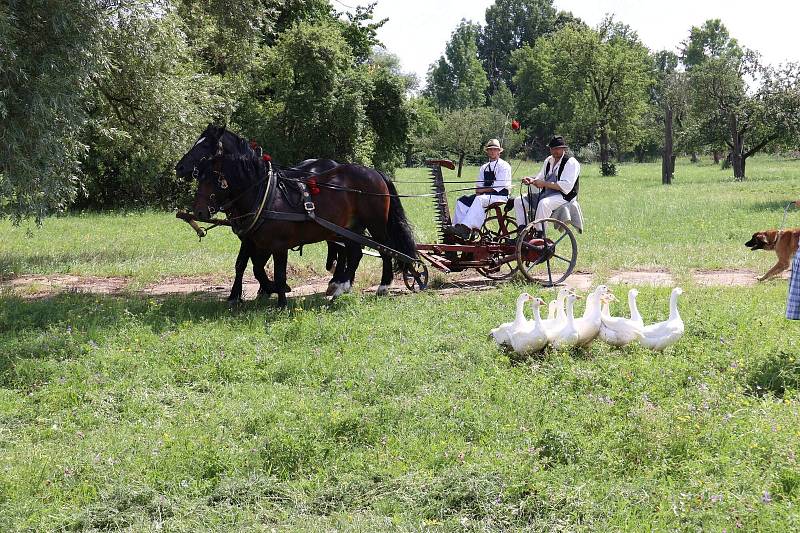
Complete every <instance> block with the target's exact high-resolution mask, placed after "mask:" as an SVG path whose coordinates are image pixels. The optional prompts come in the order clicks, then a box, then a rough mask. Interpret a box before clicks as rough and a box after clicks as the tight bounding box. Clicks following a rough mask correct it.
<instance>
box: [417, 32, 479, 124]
mask: <svg viewBox="0 0 800 533" xmlns="http://www.w3.org/2000/svg"><path fill="white" fill-rule="evenodd" d="M477 36H478V26H477V25H475V24H472V23H471V22H467V21H465V20H462V21H461V23H460V24H459V25H458V27H457V28H456V29H455V31H454V32H453V34H452V36H451V37H450V42H448V43H447V46H446V48H445V55H443V56H442V57H440V58H439V60H438V61H437V62H436V63H434V64H433V65H431V68H430V70H429V71H428V86H427V88H426V91H425V93H426V95H427V96H430V97H431V99H432V100H433V101H434V102H435V103H436V105H437V106H438V107H439V108H440V109H443V110H452V109H464V108H467V107H480V106H483V105H484V104H485V103H486V88H487V87H488V85H489V80H488V79H487V78H486V72H484V70H483V67H482V66H481V63H480V61H479V60H478V45H477Z"/></svg>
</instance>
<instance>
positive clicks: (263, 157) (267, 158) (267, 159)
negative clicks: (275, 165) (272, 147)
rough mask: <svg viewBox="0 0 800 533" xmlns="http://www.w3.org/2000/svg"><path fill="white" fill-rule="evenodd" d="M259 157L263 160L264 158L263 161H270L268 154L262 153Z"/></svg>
mask: <svg viewBox="0 0 800 533" xmlns="http://www.w3.org/2000/svg"><path fill="white" fill-rule="evenodd" d="M261 159H263V160H264V161H266V162H270V161H272V158H271V157H270V156H269V154H264V155H262V156H261Z"/></svg>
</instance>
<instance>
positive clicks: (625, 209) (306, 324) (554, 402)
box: [0, 159, 800, 531]
mask: <svg viewBox="0 0 800 533" xmlns="http://www.w3.org/2000/svg"><path fill="white" fill-rule="evenodd" d="M467 172H468V174H469V175H472V174H473V173H474V169H469V170H468V171H467ZM748 172H749V173H750V176H751V178H750V180H749V181H748V182H746V183H744V184H740V183H734V182H733V181H732V180H731V179H729V178H727V177H726V175H727V174H726V173H725V172H721V171H719V169H718V168H716V167H713V166H710V165H705V166H704V165H700V166H689V165H688V164H687V165H681V166H679V168H678V172H677V179H676V184H675V185H674V186H672V187H669V188H664V187H661V186H660V184H659V174H658V167H657V166H656V165H638V166H636V165H622V166H621V167H620V176H619V177H617V178H601V177H600V176H599V175H598V173H597V169H596V168H595V167H591V166H589V167H588V168H586V170H585V172H584V178H585V179H584V182H583V183H582V186H583V189H582V205H583V206H584V211H585V214H586V217H587V224H588V230H587V232H586V233H585V234H584V235H582V236H580V237H579V246H580V254H581V255H580V258H579V268H580V269H581V270H590V271H596V272H598V273H600V274H601V275H602V274H603V273H604V272H610V271H611V270H614V269H635V268H663V269H668V270H670V271H672V272H673V273H675V274H676V275H677V276H678V277H679V278H680V276H681V274H682V273H685V272H686V271H687V270H688V269H691V268H717V267H725V268H731V267H733V268H752V269H754V270H757V271H762V270H765V269H766V268H767V267H768V266H770V265H771V264H772V261H773V260H774V258H773V257H770V256H769V255H767V254H763V253H761V254H756V253H751V252H748V251H747V250H746V249H745V248H744V247H743V246H742V243H743V242H744V240H746V239H747V238H749V236H750V234H751V233H752V232H753V231H755V230H757V229H760V228H763V227H775V226H777V225H779V224H780V219H781V218H782V216H783V211H782V209H783V206H784V205H785V204H786V202H788V201H789V200H791V199H794V198H796V197H800V182H797V180H796V179H795V178H796V176H797V175H798V173H800V163H799V162H797V161H782V162H773V161H771V160H768V159H757V160H756V161H754V162H753V163H752V164H751V165H749V168H748ZM526 173H530V172H529V171H527V172H526V169H525V167H524V166H523V167H522V168H520V169H518V170H517V171H516V175H515V176H516V178H517V179H518V178H519V177H521V176H522V175H524V174H526ZM423 175H424V173H423V172H422V171H420V170H410V171H401V172H399V173H398V180H401V181H402V180H406V181H414V180H416V179H417V178H419V177H421V176H423ZM453 179H455V178H453ZM411 187H412V185H408V186H407V189H410V188H411ZM418 187H420V189H419V190H420V191H422V189H424V186H423V185H420V186H418ZM407 192H413V191H407ZM413 202H414V201H412V200H409V201H408V202H406V205H407V206H408V211H409V212H410V217H411V218H412V220H413V221H414V222H415V223H416V225H417V230H418V233H419V235H420V238H421V239H426V238H428V239H430V238H432V236H433V229H434V228H433V224H432V220H430V214H429V205H430V203H429V201H427V200H422V201H418V202H419V204H414V203H413ZM426 217H427V218H426ZM790 217H791V218H790V219H789V222H788V224H789V225H800V224H798V217H800V215H797V214H795V213H792V214H790ZM2 230H3V234H4V238H3V241H2V243H0V252H1V253H2V255H0V258H2V259H0V261H2V264H0V268H1V269H2V273H3V275H4V276H6V277H9V276H12V275H19V274H28V273H42V274H46V273H63V272H69V273H73V274H87V275H88V274H91V275H126V276H132V277H134V278H135V279H136V280H137V281H138V282H141V283H147V282H149V281H153V280H158V279H161V278H164V277H169V276H185V275H196V274H203V275H213V276H218V277H219V278H220V279H224V278H226V277H227V276H229V269H230V265H231V264H232V261H233V255H232V254H233V253H234V252H235V250H236V247H237V246H236V241H235V240H234V238H233V237H232V236H231V235H229V234H224V233H219V234H217V235H214V234H213V233H212V235H211V236H210V237H209V238H208V240H206V241H204V242H203V243H202V244H198V243H197V241H196V239H193V238H192V233H191V231H190V230H189V228H188V227H185V226H184V225H183V224H181V223H179V222H178V221H176V220H174V219H172V218H171V216H170V214H168V213H155V212H154V213H133V214H129V215H119V214H117V215H94V214H92V215H89V214H87V215H83V216H68V217H62V218H59V219H51V220H48V221H46V223H45V226H44V227H43V228H42V229H36V228H33V229H26V228H24V227H23V228H13V227H10V226H8V225H5V224H3V225H2ZM220 231H221V230H220ZM321 253H322V250H321V249H319V250H317V251H314V250H312V249H311V248H309V249H307V251H306V252H305V254H304V255H303V257H302V258H299V257H297V256H294V257H293V258H291V259H290V261H293V262H294V263H295V264H296V265H299V266H297V268H296V270H295V271H294V273H295V276H296V278H295V279H299V278H301V277H302V275H303V274H308V273H310V270H311V269H314V270H317V271H319V272H321V271H322V265H321V262H322V258H321V256H320V255H321ZM366 261H368V260H367V259H365V262H366ZM373 263H377V262H376V261H375V262H373ZM370 268H371V269H377V264H373V265H372V266H371V267H370ZM368 277H369V275H368V276H365V278H368ZM687 281H688V280H687ZM362 283H364V281H362ZM683 287H684V289H685V293H684V295H683V296H682V297H681V300H680V309H681V312H682V315H683V318H684V320H685V322H686V325H687V331H686V335H685V337H684V338H683V339H682V340H681V342H680V343H678V344H677V345H675V346H673V347H671V348H669V349H667V350H666V351H665V352H664V353H653V352H650V351H647V350H645V349H643V348H641V347H628V348H624V349H615V348H610V347H609V346H607V345H604V344H602V343H595V344H594V345H592V346H591V347H590V348H588V349H585V350H584V349H575V350H562V351H550V352H546V353H545V354H543V355H541V356H537V357H533V358H524V359H520V358H517V357H509V355H508V354H506V353H503V352H502V351H500V350H499V349H498V348H496V347H495V345H494V343H493V342H492V341H490V340H488V339H487V338H486V333H487V331H488V329H489V328H490V327H493V326H495V325H496V324H497V323H499V322H500V321H504V320H508V319H510V317H511V315H512V314H513V311H512V302H513V300H514V298H515V297H516V295H517V294H518V293H519V292H520V291H522V290H529V291H531V292H533V293H536V294H540V295H542V296H544V297H545V298H546V299H550V298H551V297H552V291H544V290H540V289H537V288H536V287H534V286H528V285H524V284H521V283H516V284H506V285H503V286H502V287H500V288H499V289H497V290H495V291H489V292H473V293H463V294H459V295H454V296H448V297H443V296H441V295H438V294H436V293H433V292H429V293H420V294H414V295H408V296H398V297H389V298H377V297H373V296H365V295H357V294H352V295H348V296H345V297H343V298H341V299H339V300H337V301H335V302H333V303H329V302H327V301H326V300H324V299H321V298H317V297H311V298H307V299H303V300H295V301H293V302H292V305H291V306H290V308H289V310H285V311H280V310H277V309H275V308H274V307H273V304H272V302H271V303H263V302H247V303H246V304H244V305H243V306H241V307H238V308H236V309H233V310H232V309H229V308H228V307H227V306H226V305H225V303H224V302H221V301H217V300H213V299H209V298H208V297H204V296H202V295H186V296H173V297H168V298H163V299H151V298H147V297H144V296H141V295H138V294H136V293H131V294H128V295H125V296H121V297H109V296H98V295H90V294H75V293H66V294H61V295H58V296H55V297H52V298H48V299H39V300H25V299H21V298H18V297H16V296H14V295H12V294H8V293H5V294H4V293H0V531H52V530H79V531H82V530H130V531H148V530H152V531H208V530H214V531H271V530H273V529H276V530H306V531H319V530H333V529H337V530H347V531H376V530H399V531H423V530H436V531H438V530H453V531H455V530H458V531H462V530H480V531H484V530H546V531H550V530H569V531H575V530H578V531H607V530H625V531H642V530H657V531H663V530H693V531H694V530H711V531H722V530H727V531H734V530H741V531H791V530H798V529H799V528H800V512H798V504H800V466H798V454H800V417H799V416H798V409H800V394H798V391H800V362H798V356H800V347H799V346H798V345H799V344H800V325H798V324H795V323H792V322H787V321H786V320H784V319H783V311H784V307H785V297H786V283H785V281H773V282H769V283H766V284H761V285H759V286H757V287H754V288H709V287H706V288H703V287H698V286H693V285H686V284H684V285H683ZM613 289H614V292H616V293H617V296H619V297H622V298H624V290H623V288H621V287H615V288H613ZM640 289H641V291H640V297H639V303H640V309H641V311H642V314H643V315H644V317H645V320H646V321H647V322H652V321H656V320H663V319H664V318H665V317H666V314H667V300H668V296H669V288H652V287H641V288H640ZM273 302H274V300H273Z"/></svg>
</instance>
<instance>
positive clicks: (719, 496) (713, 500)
mask: <svg viewBox="0 0 800 533" xmlns="http://www.w3.org/2000/svg"><path fill="white" fill-rule="evenodd" d="M710 499H711V503H720V502H721V501H722V494H712V495H711V498H710Z"/></svg>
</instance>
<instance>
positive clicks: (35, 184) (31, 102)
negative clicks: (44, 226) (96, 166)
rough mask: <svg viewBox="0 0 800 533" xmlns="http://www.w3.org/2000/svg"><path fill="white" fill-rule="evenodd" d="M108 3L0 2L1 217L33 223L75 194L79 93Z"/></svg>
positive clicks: (80, 110)
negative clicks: (25, 219)
mask: <svg viewBox="0 0 800 533" xmlns="http://www.w3.org/2000/svg"><path fill="white" fill-rule="evenodd" d="M106 4H107V3H106V2H104V1H100V0H51V1H49V2H43V1H37V0H27V1H19V2H11V3H9V2H4V3H3V4H2V5H0V88H1V89H0V138H2V139H3V142H2V143H0V216H3V217H5V216H8V217H11V218H12V219H13V220H14V221H16V222H18V221H19V220H20V219H21V218H24V217H28V216H31V217H34V218H35V219H36V220H37V222H38V221H40V220H41V219H42V218H43V217H44V216H46V215H47V214H48V213H50V212H52V211H53V210H56V211H58V210H63V209H65V208H66V207H67V206H68V205H69V204H70V202H71V201H72V200H73V198H74V197H75V195H76V193H77V191H78V189H79V187H80V168H79V160H80V157H81V155H82V153H83V151H84V149H85V146H84V144H83V143H82V142H81V140H80V137H79V132H80V130H81V128H82V126H83V123H84V121H85V118H86V112H85V108H84V101H83V96H84V94H85V93H84V91H85V88H86V86H87V84H88V83H89V76H90V74H91V72H92V71H93V70H94V69H95V67H96V57H97V54H96V51H97V47H98V44H99V43H98V31H99V28H100V26H101V22H102V20H104V17H105V15H106V12H107V5H106Z"/></svg>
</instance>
